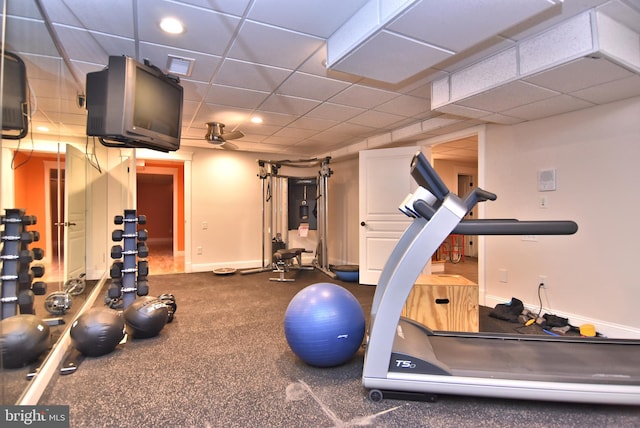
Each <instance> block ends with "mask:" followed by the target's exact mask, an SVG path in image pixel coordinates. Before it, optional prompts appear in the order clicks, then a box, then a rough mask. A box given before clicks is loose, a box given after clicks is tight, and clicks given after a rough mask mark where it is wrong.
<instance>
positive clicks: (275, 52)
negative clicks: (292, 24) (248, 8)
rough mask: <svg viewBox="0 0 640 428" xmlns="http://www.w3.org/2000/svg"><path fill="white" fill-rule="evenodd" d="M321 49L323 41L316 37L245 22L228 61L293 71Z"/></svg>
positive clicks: (230, 51)
mask: <svg viewBox="0 0 640 428" xmlns="http://www.w3.org/2000/svg"><path fill="white" fill-rule="evenodd" d="M322 45H323V40H322V39H319V38H317V37H312V36H308V35H304V34H300V33H295V32H292V31H289V30H283V29H279V28H276V27H272V26H268V25H263V24H259V23H256V22H251V21H247V22H245V23H244V24H243V25H242V28H241V29H240V33H239V34H238V37H237V39H236V40H235V42H234V43H233V46H232V47H231V49H230V50H229V57H230V58H234V59H240V60H244V61H249V62H254V63H258V64H266V65H272V66H274V67H282V68H287V69H291V70H293V69H296V68H297V67H298V66H299V65H300V64H301V63H302V62H304V61H305V60H306V59H307V58H309V57H310V56H311V55H313V53H314V52H315V51H316V50H318V49H319V48H320V47H321V46H322Z"/></svg>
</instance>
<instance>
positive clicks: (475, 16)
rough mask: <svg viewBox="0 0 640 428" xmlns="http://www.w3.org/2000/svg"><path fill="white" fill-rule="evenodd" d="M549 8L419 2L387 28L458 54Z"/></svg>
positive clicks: (488, 0) (495, 0)
mask: <svg viewBox="0 0 640 428" xmlns="http://www.w3.org/2000/svg"><path fill="white" fill-rule="evenodd" d="M552 6H553V4H552V3H550V2H548V1H546V0H535V1H531V0H530V1H526V2H523V1H513V0H484V1H471V2H470V1H468V0H445V1H443V0H421V1H419V2H417V3H416V4H415V5H413V6H411V7H410V8H409V9H407V10H406V11H405V12H404V13H403V14H402V15H400V16H399V17H398V18H396V19H395V20H394V21H393V22H391V23H390V24H389V25H387V28H388V29H390V30H393V31H396V32H398V33H400V34H404V35H405V36H408V37H411V38H415V39H417V40H421V41H423V42H426V43H430V44H433V45H435V46H439V47H441V48H444V49H448V50H451V51H454V52H459V51H461V50H464V49H467V48H469V47H471V46H473V45H474V44H476V43H479V42H482V41H483V40H485V39H487V38H489V37H492V36H494V35H496V34H498V33H500V32H501V31H503V30H506V29H507V28H510V27H512V26H514V25H516V24H517V23H519V22H521V21H524V20H525V19H527V18H530V17H532V16H534V15H536V14H538V13H540V12H542V11H544V10H545V9H548V8H551V7H552Z"/></svg>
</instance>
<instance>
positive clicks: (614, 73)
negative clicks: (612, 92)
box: [523, 57, 633, 93]
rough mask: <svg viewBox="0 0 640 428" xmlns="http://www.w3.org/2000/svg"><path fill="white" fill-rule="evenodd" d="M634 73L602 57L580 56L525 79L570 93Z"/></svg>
mask: <svg viewBox="0 0 640 428" xmlns="http://www.w3.org/2000/svg"><path fill="white" fill-rule="evenodd" d="M632 75H633V74H632V73H631V72H630V71H628V70H626V69H624V68H622V67H620V66H617V65H615V64H613V63H611V62H610V61H606V60H604V59H601V58H597V57H596V58H591V57H587V58H580V59H577V60H575V61H572V62H569V63H567V64H564V65H562V66H560V67H554V68H552V69H549V70H547V71H545V72H544V73H538V74H535V75H533V76H531V77H527V78H525V79H523V80H524V81H525V82H529V83H533V84H535V85H538V86H542V87H545V88H548V89H552V90H554V91H558V92H563V93H569V92H574V91H578V90H580V89H585V88H589V87H592V86H596V85H601V84H603V83H607V82H610V81H613V80H618V79H622V78H625V77H630V76H632Z"/></svg>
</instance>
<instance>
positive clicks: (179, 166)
mask: <svg viewBox="0 0 640 428" xmlns="http://www.w3.org/2000/svg"><path fill="white" fill-rule="evenodd" d="M145 166H147V167H160V168H170V169H175V170H176V172H177V174H176V176H177V181H178V182H177V188H178V195H177V199H178V218H177V224H178V230H177V238H178V247H177V248H178V251H184V164H183V163H181V162H180V163H178V162H170V161H155V160H145ZM157 190H158V189H156V191H157ZM167 191H170V189H168V190H167ZM137 195H138V204H142V207H145V206H149V205H148V203H147V201H146V200H145V199H144V198H147V197H151V198H152V199H153V196H149V192H144V190H143V189H140V188H139V189H137ZM151 195H152V194H151ZM141 198H143V199H141ZM151 206H153V205H151ZM139 208H140V207H139ZM142 209H144V208H142ZM166 209H167V208H163V209H162V210H161V209H158V210H154V211H153V212H152V211H149V212H142V211H140V214H145V215H146V216H147V217H150V216H151V215H156V216H157V215H158V214H160V213H161V212H171V210H172V209H173V207H169V208H168V209H169V211H166ZM168 221H170V216H165V218H164V219H159V220H158V222H157V223H158V224H157V226H159V227H161V228H163V229H162V230H170V227H173V225H170V226H169V227H167V226H166V225H165V223H166V222H168ZM151 226H152V227H153V224H152V225H151ZM147 230H148V231H149V237H150V238H152V239H153V238H164V237H167V234H166V232H162V230H158V233H157V234H155V232H153V233H152V230H151V229H150V228H149V227H147Z"/></svg>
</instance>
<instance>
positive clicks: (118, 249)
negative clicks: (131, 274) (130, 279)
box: [111, 245, 122, 259]
mask: <svg viewBox="0 0 640 428" xmlns="http://www.w3.org/2000/svg"><path fill="white" fill-rule="evenodd" d="M121 257H122V245H114V246H112V247H111V258H112V259H119V258H121Z"/></svg>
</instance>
